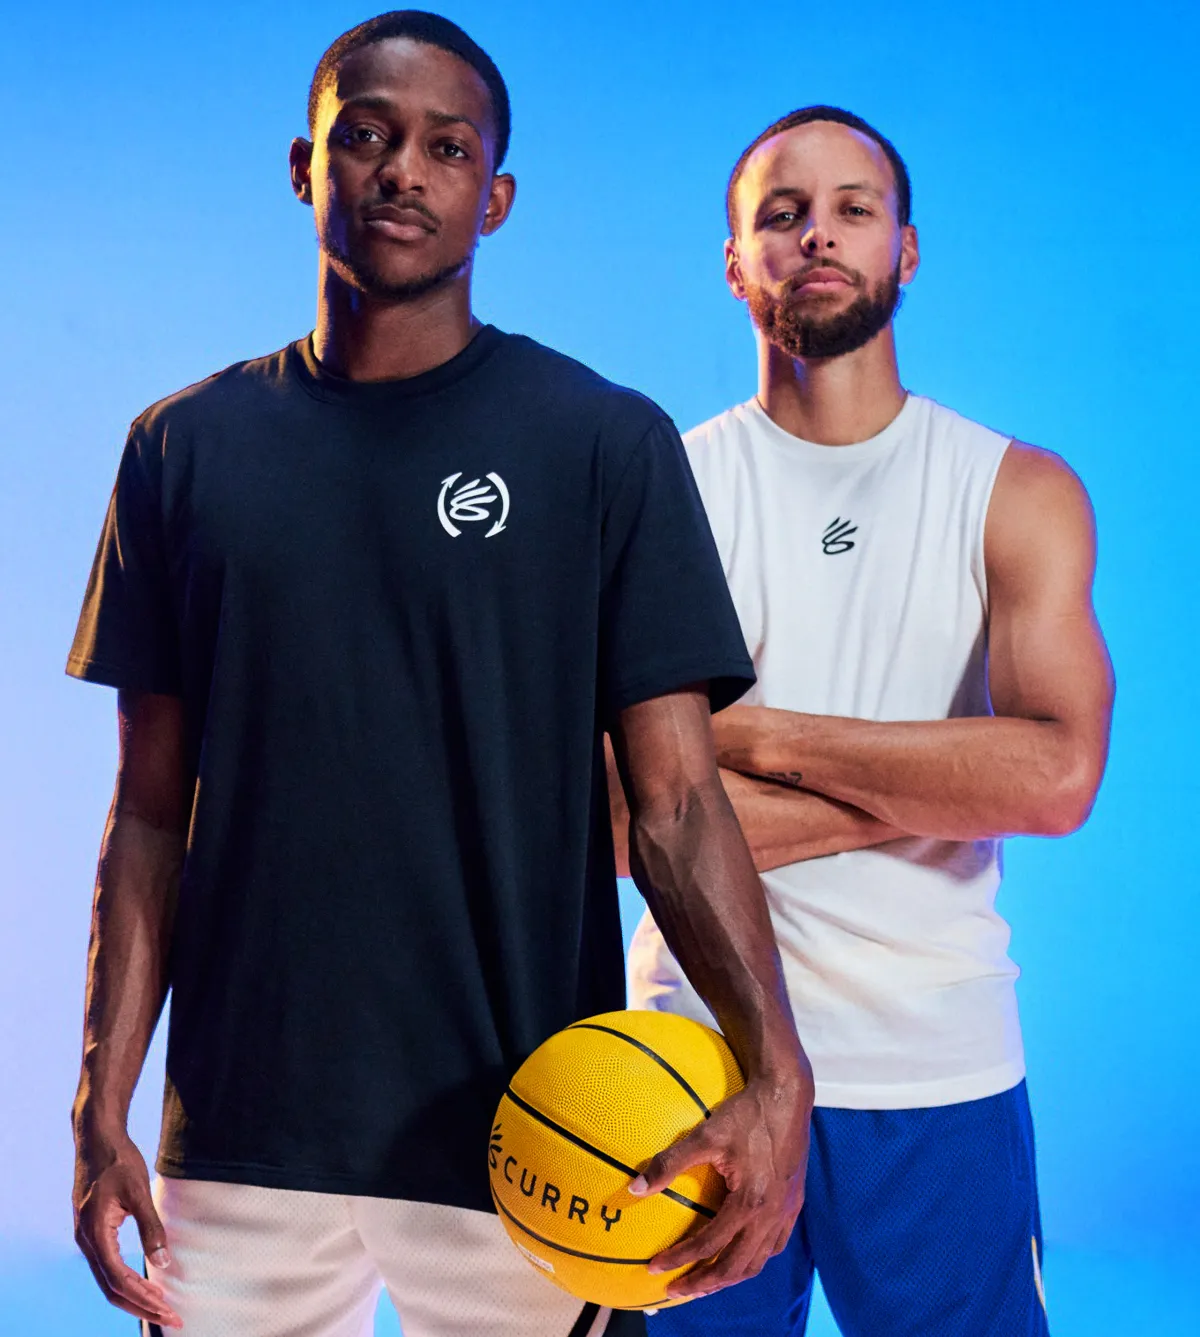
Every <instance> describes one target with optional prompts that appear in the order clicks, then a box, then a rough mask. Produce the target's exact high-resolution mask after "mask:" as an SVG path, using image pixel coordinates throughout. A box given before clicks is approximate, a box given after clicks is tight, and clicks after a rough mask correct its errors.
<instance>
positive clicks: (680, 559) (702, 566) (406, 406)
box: [68, 327, 753, 1210]
mask: <svg viewBox="0 0 1200 1337" xmlns="http://www.w3.org/2000/svg"><path fill="white" fill-rule="evenodd" d="M68 671H69V672H70V673H72V674H74V675H76V676H77V677H81V678H86V679H89V680H91V681H93V682H101V683H107V684H109V685H111V686H114V687H119V688H126V689H132V690H138V691H145V692H160V693H168V694H172V695H177V696H179V697H181V698H182V699H183V701H184V714H185V719H186V729H187V755H188V766H189V783H194V787H195V788H194V800H193V810H192V822H191V830H190V835H189V842H188V850H187V856H186V860H185V864H184V870H183V875H182V879H181V886H180V894H179V906H178V912H177V917H176V923H175V930H174V937H173V941H172V945H171V955H170V983H171V990H172V995H171V997H172V1002H171V1018H170V1031H169V1038H168V1049H167V1090H166V1099H165V1114H164V1124H163V1135H162V1143H161V1146H160V1149H159V1158H158V1168H159V1170H160V1171H161V1173H163V1174H165V1175H175V1176H184V1177H187V1178H195V1179H216V1180H225V1181H232V1182H237V1183H249V1184H262V1185H267V1186H276V1187H282V1188H293V1189H312V1190H318V1191H331V1192H344V1193H358V1194H367V1195H372V1196H384V1197H404V1198H414V1199H419V1200H424V1201H430V1202H440V1203H449V1204H456V1205H460V1206H464V1207H477V1208H484V1209H488V1210H490V1208H491V1202H490V1196H489V1194H488V1190H487V1183H486V1173H485V1148H486V1143H487V1133H488V1127H489V1120H490V1117H491V1115H492V1113H493V1111H494V1109H495V1105H496V1102H497V1101H498V1099H499V1096H500V1093H501V1091H502V1090H503V1087H504V1083H505V1081H506V1079H507V1077H508V1076H509V1075H510V1074H511V1073H512V1071H513V1069H514V1068H516V1067H517V1065H518V1064H520V1062H521V1061H522V1060H523V1059H524V1057H525V1056H526V1055H527V1054H528V1053H530V1051H531V1050H533V1049H534V1048H535V1047H536V1046H537V1045H538V1044H540V1043H541V1041H542V1040H544V1039H545V1038H546V1037H547V1036H548V1035H550V1034H552V1033H553V1032H555V1031H557V1030H559V1029H560V1028H562V1027H564V1026H566V1025H568V1024H569V1023H570V1022H572V1021H575V1020H577V1019H578V1018H580V1017H583V1016H586V1015H588V1014H591V1013H596V1012H601V1011H604V1010H606V1009H609V1008H619V1007H622V1006H624V972H623V963H622V951H621V933H620V924H619V919H618V909H617V896H616V891H615V881H614V864H613V854H612V843H611V835H610V831H609V824H608V807H607V799H606V787H605V780H604V763H603V751H602V746H601V744H602V738H603V731H604V729H605V727H606V724H607V723H608V722H609V721H611V720H612V719H613V718H614V717H615V716H616V715H617V713H618V712H619V711H621V710H622V709H624V708H625V707H626V706H629V705H632V704H635V703H637V702H639V701H643V700H648V699H649V698H651V697H654V696H659V695H662V694H663V693H665V692H669V691H671V690H673V689H677V688H679V687H682V686H684V685H686V684H688V683H692V682H700V681H706V682H708V683H709V684H710V687H709V690H710V694H711V696H712V700H713V705H714V707H718V708H719V707H720V706H722V705H725V704H727V703H728V702H730V701H732V700H734V699H736V698H737V697H738V696H739V695H740V694H741V693H742V692H743V691H744V690H745V689H746V687H747V686H748V685H749V684H750V683H751V682H752V681H753V671H752V668H751V665H750V662H749V660H748V658H747V656H746V651H745V646H744V642H743V640H742V636H741V633H740V631H739V629H738V623H737V619H736V616H735V614H734V611H733V607H732V605H731V603H730V600H729V595H728V593H727V591H726V586H725V580H724V577H723V575H722V572H721V568H720V565H719V562H718V559H717V555H716V551H715V549H714V545H713V542H712V538H711V535H710V533H709V530H708V525H707V521H706V519H705V516H704V512H703V509H702V507H701V503H700V500H699V497H698V495H697V492H696V489H695V486H694V484H693V482H692V477H691V474H690V472H689V469H688V465H687V462H686V458H685V456H684V452H683V448H682V444H681V442H680V440H679V437H678V434H677V433H676V431H675V428H674V427H673V426H672V424H671V422H670V421H669V419H667V418H666V417H665V416H664V415H663V413H662V411H661V410H660V409H658V408H657V407H656V406H655V405H654V404H652V403H650V402H649V401H648V400H646V399H644V398H642V397H641V396H640V395H637V394H635V393H633V392H632V391H628V390H623V389H620V388H618V387H616V386H613V385H611V384H609V383H608V382H606V381H604V380H603V379H602V378H600V377H599V376H597V375H596V374H595V373H594V372H591V371H589V370H588V369H587V368H585V367H583V366H581V365H579V364H578V363H576V362H573V361H571V360H570V359H568V358H565V357H562V356H561V355H559V354H557V353H554V352H551V351H550V350H548V349H546V348H543V347H541V346H540V345H538V344H536V343H534V342H533V341H531V340H529V339H526V338H522V337H519V336H513V335H506V334H502V333H501V332H500V331H498V330H496V329H494V328H492V327H485V328H484V329H483V330H481V331H480V332H479V333H478V334H477V335H476V337H475V338H474V339H473V341H472V342H471V343H470V344H469V345H468V346H467V348H466V349H464V350H463V352H461V353H460V354H459V355H458V356H457V357H455V358H454V359H452V360H451V361H450V362H447V363H445V364H444V365H443V366H440V367H437V368H435V369H434V370H432V371H429V372H426V373H424V374H423V375H420V376H417V377H414V378H412V379H409V380H404V381H391V382H386V383H371V384H363V383H352V382H348V381H344V380H341V379H339V378H335V377H331V376H330V375H328V374H327V373H326V372H324V371H323V370H322V369H321V367H320V365H319V364H318V363H317V362H316V360H315V359H314V357H313V354H312V349H311V343H310V341H309V340H307V339H305V340H301V341H300V342H298V343H296V344H293V345H292V346H290V347H289V348H286V349H284V350H283V351H282V352H279V353H276V354H274V355H272V356H270V357H266V358H262V359H259V360H257V361H253V362H246V363H240V364H238V365H236V366H233V367H230V368H229V369H228V370H226V371H224V372H221V373H220V374H218V375H217V376H214V377H212V378H211V379H209V380H207V381H204V382H202V383H201V384H199V385H197V386H193V387H192V388H190V389H188V390H185V391H183V392H182V393H180V394H178V395H175V396H173V397H172V398H170V399H167V400H164V401H163V402H162V403H160V404H158V405H156V406H155V407H153V408H152V409H150V410H148V411H147V412H146V413H145V414H144V415H143V416H142V417H141V418H139V419H138V421H137V422H136V423H135V424H134V426H133V428H132V431H131V433H130V436H129V441H128V444H127V446H126V449H125V453H124V456H123V458H122V461H121V466H120V470H119V473H118V476H117V484H116V488H115V491H114V493H113V498H112V502H111V505H110V507H109V511H108V517H107V521H106V524H105V528H104V533H103V536H102V538H101V541H100V547H99V551H98V553H97V556H96V562H95V566H94V568H93V570H92V576H91V581H90V583H89V586H88V591H87V596H86V600H85V604H84V609H83V614H82V616H81V619H80V623H79V628H78V631H77V633H76V637H75V643H74V646H73V648H72V650H71V655H70V659H69V662H68Z"/></svg>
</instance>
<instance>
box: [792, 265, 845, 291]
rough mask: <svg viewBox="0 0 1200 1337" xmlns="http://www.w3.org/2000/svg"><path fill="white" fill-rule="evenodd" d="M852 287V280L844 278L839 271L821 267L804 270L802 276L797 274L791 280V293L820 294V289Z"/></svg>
mask: <svg viewBox="0 0 1200 1337" xmlns="http://www.w3.org/2000/svg"><path fill="white" fill-rule="evenodd" d="M851 286H853V285H852V280H850V279H849V278H847V277H846V275H845V274H843V273H842V272H841V271H840V270H837V269H830V268H828V267H827V266H823V267H821V268H818V269H809V270H806V271H805V272H804V273H803V274H798V275H797V276H796V277H795V278H794V279H793V280H792V284H791V287H792V291H793V292H803V291H805V290H807V291H809V292H820V291H821V290H822V289H826V290H832V289H834V288H849V287H851Z"/></svg>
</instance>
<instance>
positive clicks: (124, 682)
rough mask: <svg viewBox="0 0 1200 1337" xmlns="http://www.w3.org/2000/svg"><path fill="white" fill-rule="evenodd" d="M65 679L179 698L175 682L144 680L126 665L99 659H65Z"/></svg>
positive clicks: (74, 657) (178, 690) (177, 685)
mask: <svg viewBox="0 0 1200 1337" xmlns="http://www.w3.org/2000/svg"><path fill="white" fill-rule="evenodd" d="M66 673H67V677H69V678H76V679H78V680H79V681H80V682H91V683H96V684H97V685H98V686H100V687H116V688H117V689H118V690H120V691H130V692H153V693H154V694H156V695H161V696H179V695H180V688H179V684H178V683H177V682H173V681H172V682H168V681H167V680H166V679H163V678H146V677H144V676H142V675H141V674H139V673H137V672H136V671H135V670H132V669H130V668H129V667H128V666H127V665H122V664H111V663H106V662H104V661H103V660H100V659H86V658H80V657H78V656H76V655H71V656H70V657H69V658H68V659H67V667H66Z"/></svg>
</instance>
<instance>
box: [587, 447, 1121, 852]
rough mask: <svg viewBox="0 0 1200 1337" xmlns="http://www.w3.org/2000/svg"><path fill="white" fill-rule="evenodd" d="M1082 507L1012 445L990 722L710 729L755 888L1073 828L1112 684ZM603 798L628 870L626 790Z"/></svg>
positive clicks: (756, 712)
mask: <svg viewBox="0 0 1200 1337" xmlns="http://www.w3.org/2000/svg"><path fill="white" fill-rule="evenodd" d="M1095 557H1096V542H1095V528H1094V523H1093V518H1092V510H1091V506H1090V503H1089V502H1088V498H1087V494H1086V493H1085V492H1084V490H1083V487H1082V485H1081V484H1080V482H1079V480H1078V479H1077V478H1076V477H1075V475H1074V474H1073V473H1072V472H1071V471H1070V469H1068V468H1067V466H1066V465H1065V464H1064V463H1063V462H1062V461H1061V460H1060V459H1059V458H1058V457H1057V456H1054V455H1051V454H1049V453H1048V452H1045V451H1041V450H1037V449H1036V448H1034V447H1032V446H1026V445H1021V444H1019V443H1016V442H1014V443H1013V445H1012V446H1011V447H1010V448H1009V450H1008V452H1007V453H1006V455H1005V457H1004V460H1003V462H1002V464H1001V466H1000V472H999V475H998V477H997V480H996V486H995V490H994V492H993V494H992V501H991V505H990V507H989V510H988V517H987V524H986V528H985V533H984V559H985V566H986V571H987V579H988V596H989V617H988V682H989V688H990V691H991V697H992V705H993V709H994V711H995V715H994V716H988V717H983V718H978V719H953V720H934V721H929V722H908V721H905V722H900V723H876V722H874V721H870V720H856V719H841V718H833V717H829V716H819V715H804V714H798V713H794V712H791V711H785V710H773V709H770V708H768V707H763V706H733V707H731V708H730V709H728V710H726V711H723V712H722V713H721V714H720V715H718V716H717V717H716V718H715V720H714V721H713V724H714V733H715V736H716V746H717V758H718V761H719V763H720V767H721V778H722V780H723V781H724V784H725V788H726V792H727V793H728V795H729V798H730V800H731V802H732V804H733V806H734V809H735V811H736V812H737V815H738V819H739V821H740V822H741V824H742V829H743V830H744V831H745V833H746V838H747V841H748V843H749V845H750V848H751V851H752V853H753V856H754V861H755V865H756V867H757V868H758V870H759V871H760V872H766V871H768V870H769V869H772V868H778V867H781V866H783V865H785V864H790V863H796V862H799V861H801V860H803V859H811V858H816V857H819V856H821V855H826V854H836V853H840V852H842V851H845V850H853V849H863V848H866V847H868V846H872V845H879V844H883V843H884V842H885V841H888V840H894V839H896V838H897V837H899V836H904V835H914V836H929V837H935V838H940V839H944V840H978V839H981V838H986V837H991V836H1002V835H1016V834H1024V835H1065V834H1067V833H1068V832H1071V831H1074V830H1075V829H1076V828H1077V827H1079V826H1080V825H1081V824H1082V823H1083V821H1084V820H1085V818H1086V817H1087V815H1088V813H1089V811H1090V810H1091V806H1092V803H1093V801H1094V799H1095V796H1096V791H1097V789H1098V787H1099V784H1100V778H1101V775H1102V774H1103V771H1104V763H1105V759H1106V756H1107V751H1108V732H1109V721H1110V718H1111V714H1112V703H1113V690H1114V689H1113V677H1112V669H1111V666H1110V664H1109V659H1108V652H1107V650H1106V649H1105V645H1104V640H1103V637H1102V635H1101V633H1100V628H1099V626H1098V624H1097V621H1096V616H1095V612H1094V610H1093V606H1092V578H1093V573H1094V570H1095ZM609 794H610V800H611V806H612V809H613V829H614V836H615V838H616V842H617V860H618V871H619V872H621V873H624V872H625V870H626V868H627V867H628V865H627V863H626V862H624V860H625V858H626V855H625V837H624V832H625V830H626V828H627V825H628V822H627V818H626V816H625V806H624V802H623V796H622V793H621V787H620V785H619V783H617V782H616V777H615V775H614V774H613V773H612V772H611V771H610V784H609Z"/></svg>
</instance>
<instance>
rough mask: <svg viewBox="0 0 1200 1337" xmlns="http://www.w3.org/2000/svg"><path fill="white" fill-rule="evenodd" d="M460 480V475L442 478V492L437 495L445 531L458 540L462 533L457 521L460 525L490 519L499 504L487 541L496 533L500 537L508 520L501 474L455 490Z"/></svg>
mask: <svg viewBox="0 0 1200 1337" xmlns="http://www.w3.org/2000/svg"><path fill="white" fill-rule="evenodd" d="M461 477H462V474H461V473H456V474H451V475H450V477H449V478H443V479H442V490H441V492H439V493H438V519H439V520H440V521H441V523H442V528H443V529H444V530H445V531H446V533H447V534H449V535H450V537H451V538H452V539H456V538H458V536H459V535H460V534H461V533H462V530H461V529H459V527H458V525H457V524H455V523H454V522H455V521H456V520H457V521H458V522H459V524H474V523H475V522H476V521H479V520H490V519H491V518H492V509H491V508H492V507H493V506H494V505H495V503H496V502H499V503H500V516H499V518H498V519H497V520H496V521H495V522H494V523H493V525H492V527H491V529H489V530H488V532H487V533H486V534H485V535H484V538H489V539H490V538H491V537H492V535H493V534H498V533H499V532H500V531H501V530H502V529H503V528H504V526H505V522H506V521H507V520H508V508H509V498H508V488H507V487H506V486H505V484H504V479H503V478H501V477H500V475H499V474H488V475H487V482H486V483H484V482H481V481H480V480H479V479H478V478H472V479H471V481H470V482H469V483H462V484H461V485H460V486H458V487H454V485H455V483H457V482H458V480H459V479H460V478H461ZM489 484H490V485H491V486H489ZM451 488H454V491H453V492H451V491H450V489H451ZM493 488H494V489H495V491H493V490H492V489H493Z"/></svg>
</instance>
